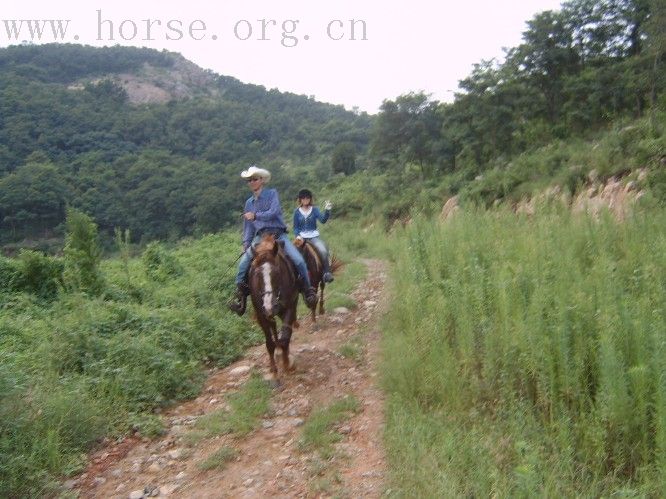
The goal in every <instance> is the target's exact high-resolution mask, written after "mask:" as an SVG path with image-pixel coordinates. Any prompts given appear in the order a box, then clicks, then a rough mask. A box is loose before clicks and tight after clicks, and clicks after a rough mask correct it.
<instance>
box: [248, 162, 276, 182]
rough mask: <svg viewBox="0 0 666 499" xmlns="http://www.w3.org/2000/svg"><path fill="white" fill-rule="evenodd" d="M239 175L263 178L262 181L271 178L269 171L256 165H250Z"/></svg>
mask: <svg viewBox="0 0 666 499" xmlns="http://www.w3.org/2000/svg"><path fill="white" fill-rule="evenodd" d="M241 177H243V178H250V177H261V178H263V179H264V182H268V181H269V180H270V179H271V172H269V171H268V170H264V169H263V168H259V167H258V166H255V165H252V166H251V167H250V168H248V169H247V170H243V171H242V172H241Z"/></svg>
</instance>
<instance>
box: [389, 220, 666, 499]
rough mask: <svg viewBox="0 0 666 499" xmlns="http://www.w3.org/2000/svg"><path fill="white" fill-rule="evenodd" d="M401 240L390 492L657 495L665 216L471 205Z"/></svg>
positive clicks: (662, 412) (664, 381) (664, 373)
mask: <svg viewBox="0 0 666 499" xmlns="http://www.w3.org/2000/svg"><path fill="white" fill-rule="evenodd" d="M398 240H399V241H398V242H397V243H396V245H395V249H394V251H395V259H396V265H395V269H394V272H393V279H394V285H395V290H394V293H393V294H394V296H395V300H394V303H393V304H392V306H391V313H390V314H389V316H388V318H387V320H386V322H385V325H386V338H385V342H384V358H385V359H386V360H385V362H384V371H385V386H386V389H387V391H388V394H389V396H388V407H387V429H386V438H387V445H388V455H389V457H390V460H391V468H392V470H393V471H392V477H393V482H394V483H393V485H392V487H393V490H394V491H397V492H398V493H399V495H402V496H422V497H442V496H459V495H466V496H489V495H498V496H501V497H504V496H519V497H532V496H534V495H548V496H555V495H557V496H572V495H577V496H578V495H582V496H604V495H610V494H612V493H621V494H624V495H629V496H633V495H649V496H657V495H663V494H664V493H666V472H665V471H664V470H666V214H664V213H663V212H652V213H649V214H637V215H635V216H634V217H633V218H631V219H629V220H627V221H626V222H625V223H618V222H616V221H615V220H613V219H612V218H611V217H602V219H600V220H593V219H590V218H587V217H583V216H572V215H570V214H569V213H568V212H564V211H562V212H557V211H551V212H549V213H545V212H544V213H543V214H541V215H539V216H537V217H534V218H523V217H518V216H515V215H514V214H512V213H509V212H503V211H499V212H498V211H495V212H468V213H463V214H460V216H457V217H454V218H453V219H452V220H450V221H449V222H447V223H445V224H441V225H438V224H436V223H433V222H432V221H428V220H419V221H415V222H414V223H413V224H412V225H411V226H410V227H409V228H407V229H406V230H405V231H404V232H403V233H402V234H400V236H399V237H398Z"/></svg>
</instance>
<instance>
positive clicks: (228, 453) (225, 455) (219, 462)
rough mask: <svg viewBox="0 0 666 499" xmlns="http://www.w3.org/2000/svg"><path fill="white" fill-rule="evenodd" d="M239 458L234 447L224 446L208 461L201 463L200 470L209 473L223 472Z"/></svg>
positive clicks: (208, 458)
mask: <svg viewBox="0 0 666 499" xmlns="http://www.w3.org/2000/svg"><path fill="white" fill-rule="evenodd" d="M237 456H238V451H237V450H236V449H234V448H233V447H227V446H224V447H222V448H220V449H218V450H216V451H215V452H213V453H212V454H211V455H210V456H208V457H207V458H206V459H204V460H203V461H201V462H200V463H199V464H198V467H199V469H201V470H205V471H209V470H215V469H217V470H223V469H224V468H225V466H226V465H227V464H228V463H230V462H231V461H233V460H234V459H236V457H237Z"/></svg>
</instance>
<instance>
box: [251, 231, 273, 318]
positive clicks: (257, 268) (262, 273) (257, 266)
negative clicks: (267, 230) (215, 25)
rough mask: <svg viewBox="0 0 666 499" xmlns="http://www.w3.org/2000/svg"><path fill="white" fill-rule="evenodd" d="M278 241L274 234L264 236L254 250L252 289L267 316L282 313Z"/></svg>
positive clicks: (254, 298) (256, 301)
mask: <svg viewBox="0 0 666 499" xmlns="http://www.w3.org/2000/svg"><path fill="white" fill-rule="evenodd" d="M278 249H279V247H278V243H277V241H276V240H275V237H274V236H273V235H270V234H267V235H265V236H263V238H262V239H261V241H260V242H259V244H257V246H256V248H255V250H254V254H255V256H254V260H253V262H252V279H251V282H250V291H251V293H252V295H253V301H254V302H255V303H261V306H262V312H263V314H264V315H266V316H267V317H269V318H270V317H273V316H275V315H277V314H279V313H280V286H279V284H280V281H279V278H280V277H279V272H280V269H279V265H278Z"/></svg>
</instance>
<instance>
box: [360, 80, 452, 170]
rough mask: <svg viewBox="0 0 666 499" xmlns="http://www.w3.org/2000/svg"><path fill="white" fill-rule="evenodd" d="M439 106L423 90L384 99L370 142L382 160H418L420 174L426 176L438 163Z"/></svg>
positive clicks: (372, 150)
mask: <svg viewBox="0 0 666 499" xmlns="http://www.w3.org/2000/svg"><path fill="white" fill-rule="evenodd" d="M437 107H438V102H434V101H430V100H429V98H428V96H427V95H425V94H423V93H422V92H420V93H413V92H412V93H409V94H405V95H401V96H399V97H398V98H397V99H396V100H395V101H391V100H385V101H384V103H383V104H382V106H381V107H380V111H381V112H380V114H379V116H378V117H377V121H376V122H375V126H374V128H373V131H372V140H371V144H370V148H371V152H372V153H373V155H374V156H375V157H376V158H377V159H378V161H379V163H380V164H382V165H387V164H391V163H393V164H400V163H401V162H406V163H416V164H417V165H419V167H420V169H421V174H422V175H423V176H427V174H428V172H429V171H430V170H431V169H432V167H433V166H434V165H435V164H436V163H437V156H436V154H435V150H434V144H435V142H436V141H437V140H438V139H439V135H440V130H441V119H440V116H439V115H438V113H437Z"/></svg>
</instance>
